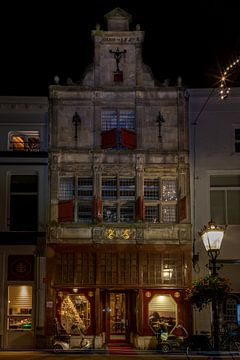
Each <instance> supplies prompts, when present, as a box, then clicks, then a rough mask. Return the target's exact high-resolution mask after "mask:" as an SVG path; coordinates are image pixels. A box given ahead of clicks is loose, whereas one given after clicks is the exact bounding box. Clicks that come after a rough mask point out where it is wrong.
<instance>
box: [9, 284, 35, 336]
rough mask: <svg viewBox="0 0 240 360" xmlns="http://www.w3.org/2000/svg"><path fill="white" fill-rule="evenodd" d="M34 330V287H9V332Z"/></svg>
mask: <svg viewBox="0 0 240 360" xmlns="http://www.w3.org/2000/svg"><path fill="white" fill-rule="evenodd" d="M31 329H32V286H26V285H10V286H9V287H8V330H31Z"/></svg>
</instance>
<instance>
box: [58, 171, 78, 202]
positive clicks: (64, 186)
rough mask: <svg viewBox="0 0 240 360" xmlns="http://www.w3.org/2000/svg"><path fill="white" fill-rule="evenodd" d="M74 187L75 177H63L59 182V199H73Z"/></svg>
mask: <svg viewBox="0 0 240 360" xmlns="http://www.w3.org/2000/svg"><path fill="white" fill-rule="evenodd" d="M73 193H74V187H73V178H71V177H61V178H60V183H59V194H58V198H59V200H71V199H73Z"/></svg>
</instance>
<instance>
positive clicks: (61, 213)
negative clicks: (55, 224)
mask: <svg viewBox="0 0 240 360" xmlns="http://www.w3.org/2000/svg"><path fill="white" fill-rule="evenodd" d="M58 221H59V222H67V221H73V202H72V200H66V201H59V203H58Z"/></svg>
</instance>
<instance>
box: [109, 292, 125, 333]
mask: <svg viewBox="0 0 240 360" xmlns="http://www.w3.org/2000/svg"><path fill="white" fill-rule="evenodd" d="M125 297H126V295H125V294H124V293H110V335H115V336H112V337H111V339H115V340H117V339H120V337H118V336H117V335H125V324H126V299H125Z"/></svg>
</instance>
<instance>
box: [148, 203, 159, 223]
mask: <svg viewBox="0 0 240 360" xmlns="http://www.w3.org/2000/svg"><path fill="white" fill-rule="evenodd" d="M145 221H147V222H153V223H156V222H159V206H158V205H155V206H146V207H145Z"/></svg>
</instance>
